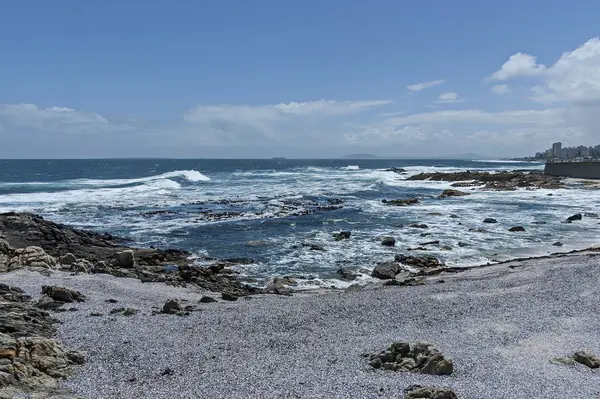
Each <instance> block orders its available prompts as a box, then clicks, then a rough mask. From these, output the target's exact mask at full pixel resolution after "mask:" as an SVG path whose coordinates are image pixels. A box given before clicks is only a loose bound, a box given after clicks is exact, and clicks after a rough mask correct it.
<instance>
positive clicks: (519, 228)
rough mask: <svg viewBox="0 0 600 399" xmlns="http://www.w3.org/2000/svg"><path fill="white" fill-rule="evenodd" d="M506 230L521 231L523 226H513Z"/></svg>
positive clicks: (523, 228)
mask: <svg viewBox="0 0 600 399" xmlns="http://www.w3.org/2000/svg"><path fill="white" fill-rule="evenodd" d="M508 231H510V232H513V233H514V232H522V231H525V227H523V226H514V227H511V228H510V229H508Z"/></svg>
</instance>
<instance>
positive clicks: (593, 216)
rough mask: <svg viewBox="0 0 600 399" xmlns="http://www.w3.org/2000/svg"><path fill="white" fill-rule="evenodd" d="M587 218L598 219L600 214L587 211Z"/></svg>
mask: <svg viewBox="0 0 600 399" xmlns="http://www.w3.org/2000/svg"><path fill="white" fill-rule="evenodd" d="M583 216H585V217H586V218H592V219H598V214H597V213H593V212H586V213H584V214H583Z"/></svg>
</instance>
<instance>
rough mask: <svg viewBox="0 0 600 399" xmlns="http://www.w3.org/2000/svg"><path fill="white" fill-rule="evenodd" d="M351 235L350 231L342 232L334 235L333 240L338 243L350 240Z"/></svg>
mask: <svg viewBox="0 0 600 399" xmlns="http://www.w3.org/2000/svg"><path fill="white" fill-rule="evenodd" d="M351 235H352V232H350V231H340V232H339V233H333V238H334V239H335V240H336V241H341V240H348V239H349V238H350V236H351Z"/></svg>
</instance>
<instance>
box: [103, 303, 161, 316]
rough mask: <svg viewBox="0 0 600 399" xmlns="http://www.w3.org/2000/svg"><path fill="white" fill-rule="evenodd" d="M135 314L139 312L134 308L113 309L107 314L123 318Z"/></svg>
mask: <svg viewBox="0 0 600 399" xmlns="http://www.w3.org/2000/svg"><path fill="white" fill-rule="evenodd" d="M167 302H168V301H167ZM163 309H164V308H163ZM137 312H139V310H138V309H135V308H115V309H111V310H110V312H108V313H109V314H121V315H123V316H133V315H134V314H136V313H137ZM163 313H165V312H163Z"/></svg>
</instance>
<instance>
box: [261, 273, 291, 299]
mask: <svg viewBox="0 0 600 399" xmlns="http://www.w3.org/2000/svg"><path fill="white" fill-rule="evenodd" d="M287 282H288V280H287V279H284V278H281V277H275V278H274V279H273V281H271V283H270V284H269V285H267V288H265V291H266V292H267V293H269V294H277V295H290V293H291V292H292V290H291V289H290V288H288V287H287V286H286V285H287V284H286V283H287Z"/></svg>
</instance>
